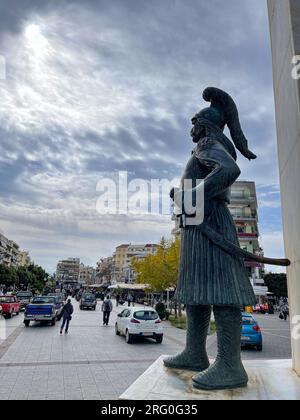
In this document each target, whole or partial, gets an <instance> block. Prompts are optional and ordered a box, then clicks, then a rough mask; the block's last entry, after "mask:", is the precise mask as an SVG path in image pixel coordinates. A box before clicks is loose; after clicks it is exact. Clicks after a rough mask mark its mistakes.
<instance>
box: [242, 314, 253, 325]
mask: <svg viewBox="0 0 300 420" xmlns="http://www.w3.org/2000/svg"><path fill="white" fill-rule="evenodd" d="M243 325H255V321H254V319H253V318H252V317H250V316H243Z"/></svg>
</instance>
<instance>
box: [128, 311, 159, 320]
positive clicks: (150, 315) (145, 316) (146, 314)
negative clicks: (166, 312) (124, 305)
mask: <svg viewBox="0 0 300 420" xmlns="http://www.w3.org/2000/svg"><path fill="white" fill-rule="evenodd" d="M133 316H134V318H136V319H140V320H142V321H155V320H156V319H158V315H157V313H156V312H154V311H138V312H135V313H134V314H133Z"/></svg>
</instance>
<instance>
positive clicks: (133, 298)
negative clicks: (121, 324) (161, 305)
mask: <svg viewBox="0 0 300 420" xmlns="http://www.w3.org/2000/svg"><path fill="white" fill-rule="evenodd" d="M135 301H136V297H135V294H133V295H132V306H135Z"/></svg>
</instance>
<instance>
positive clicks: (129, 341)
mask: <svg viewBox="0 0 300 420" xmlns="http://www.w3.org/2000/svg"><path fill="white" fill-rule="evenodd" d="M125 340H126V343H127V344H132V343H133V337H132V334H130V333H129V331H128V330H127V331H126V335H125Z"/></svg>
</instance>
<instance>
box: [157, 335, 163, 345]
mask: <svg viewBox="0 0 300 420" xmlns="http://www.w3.org/2000/svg"><path fill="white" fill-rule="evenodd" d="M156 342H157V344H161V343H162V342H163V336H161V337H157V338H156Z"/></svg>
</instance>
